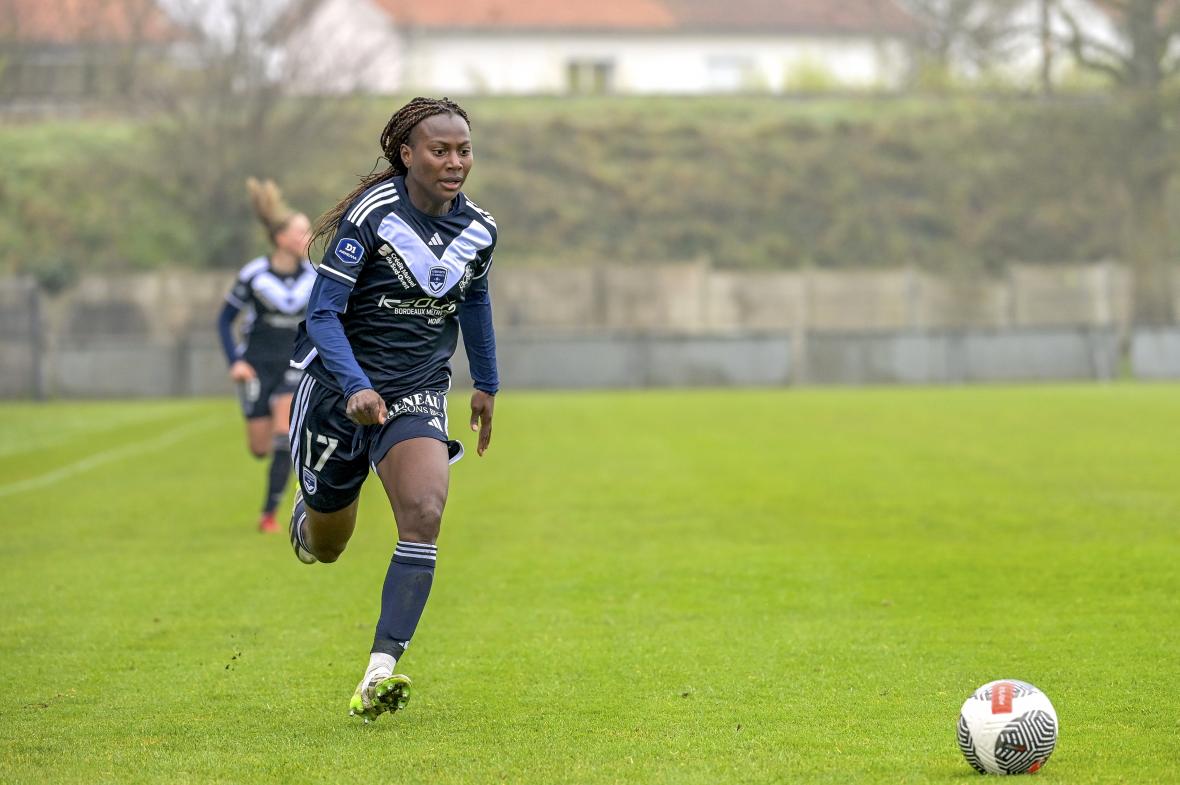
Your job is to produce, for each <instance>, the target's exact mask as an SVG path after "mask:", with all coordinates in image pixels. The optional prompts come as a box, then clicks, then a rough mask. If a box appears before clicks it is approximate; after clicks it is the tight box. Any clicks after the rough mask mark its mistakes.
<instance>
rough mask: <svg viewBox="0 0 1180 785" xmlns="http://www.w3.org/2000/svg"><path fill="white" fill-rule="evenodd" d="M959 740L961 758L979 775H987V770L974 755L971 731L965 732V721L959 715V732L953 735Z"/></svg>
mask: <svg viewBox="0 0 1180 785" xmlns="http://www.w3.org/2000/svg"><path fill="white" fill-rule="evenodd" d="M955 737H956V738H957V739H958V740H959V749H960V750H962V751H963V757H964V758H966V759H967V762H968V763H970V764H971V768H973V769H975V770H976V771H978V772H979V773H980V774H987V769H985V768H984V767H983V764H982V763H980V762H979V756H978V755H976V754H975V743H974V742H972V741H971V731H969V730H967V720H965V719H963V716H962V715H959V730H958V732H957V733H956V734H955Z"/></svg>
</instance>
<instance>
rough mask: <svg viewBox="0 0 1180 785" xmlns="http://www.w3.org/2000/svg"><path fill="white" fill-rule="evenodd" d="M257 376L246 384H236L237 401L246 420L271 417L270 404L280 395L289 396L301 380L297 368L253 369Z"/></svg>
mask: <svg viewBox="0 0 1180 785" xmlns="http://www.w3.org/2000/svg"><path fill="white" fill-rule="evenodd" d="M255 370H256V371H257V372H258V375H257V376H255V377H254V378H253V379H251V380H250V381H248V382H238V400H239V401H240V402H241V404H242V414H244V415H246V419H247V420H253V419H255V418H256V417H270V416H271V402H272V401H273V400H274V399H275V398H276V397H277V396H280V395H291V394H292V393H294V392H295V388H296V387H298V386H299V380H300V379H302V378H303V371H301V370H299V369H298V368H279V369H267V368H255Z"/></svg>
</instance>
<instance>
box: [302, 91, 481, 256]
mask: <svg viewBox="0 0 1180 785" xmlns="http://www.w3.org/2000/svg"><path fill="white" fill-rule="evenodd" d="M440 114H451V115H458V116H459V117H462V118H463V122H465V123H467V125H468V127H470V126H471V121H470V120H468V119H467V112H465V111H463V107H461V106H459V104H457V103H455V102H454V101H452V100H451V99H449V98H423V97H422V96H419V97H417V98H415V99H413V100H412V101H410V102H409V103H408V104H406V105H405V106H403V107H402V108H401V109H398V110H397V111H396V112H394V113H393V116H392V117H390V118H389V122H388V123H386V124H385V130H384V131H382V132H381V157H382V158H384V159H385V160H386V161H387V162H388V163H389V166H388V167H386V168H385V169H384V170H382V171H380V172H373V173H371V174H369V175H367V176H365V177H362V178H361V181H360V183H359V184H358V185H357V187H356V188H354V189H352V193H350V194H349V195H348V196H346V197H344V198H343V199H341V200H340V202H339V203H338V204H337V205H336V206H335V207H333V208H332V209H331V210H329V211H328V212H326V213H324V214H323V215H321V216H320V217H319V219H318V220H316V222H315V228H314V230H313V234H312V239H311V244H312V245H315V244H316V243H318V242H319V241H320V240H326V239H329V238H330V237H331V236H332V234H333V233H334V232H335V231H336V227H337V226H339V225H340V219H341V218H343V217H344V214H345V212H347V210H348V207H349V205H351V204H352V203H353V202H354V201H355V200H356V199H357V197H359V196H360V195H361V194H363V193H364V192H365V191H367V190H369V189H370V188H372V187H373V186H374V185H377V184H378V183H383V182H385V181H387V180H392V179H393V178H395V177H399V176H401V175H404V174H405V173H406V171H407V170H406V165H405V164H404V163H403V162H402V155H401V149H402V145H403V144H409V143H410V134H411V133H412V132H413V130H414V128H415V127H417V125H418V123H420V122H422V121H423V120H425V119H426V118H428V117H434V116H435V115H440Z"/></svg>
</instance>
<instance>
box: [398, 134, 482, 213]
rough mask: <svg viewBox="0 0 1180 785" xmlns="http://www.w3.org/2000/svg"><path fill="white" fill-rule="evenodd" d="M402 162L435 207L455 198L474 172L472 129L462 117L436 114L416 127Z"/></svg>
mask: <svg viewBox="0 0 1180 785" xmlns="http://www.w3.org/2000/svg"><path fill="white" fill-rule="evenodd" d="M402 162H403V163H405V165H406V168H407V169H408V170H409V173H408V174H407V175H406V178H407V179H408V180H412V181H413V183H414V185H416V186H417V190H419V191H420V192H423V193H424V194H425V195H427V196H428V197H429V198H430V199H431V200H432V201H433V202H434V203H435V204H437V205H442V204H446V203H447V202H449V201H450V200H451V199H454V198H455V194H457V193H459V190H460V189H461V188H462V187H463V183H464V182H465V181H466V180H467V175H468V174H470V173H471V163H472V155H471V129H469V128H468V127H467V122H466V121H465V120H464V119H463V118H462V117H460V116H459V115H454V114H436V115H434V116H433V117H427V118H426V119H425V120H423V121H422V122H420V123H418V125H416V126H415V127H414V130H413V132H412V133H411V134H410V143H409V144H408V145H402Z"/></svg>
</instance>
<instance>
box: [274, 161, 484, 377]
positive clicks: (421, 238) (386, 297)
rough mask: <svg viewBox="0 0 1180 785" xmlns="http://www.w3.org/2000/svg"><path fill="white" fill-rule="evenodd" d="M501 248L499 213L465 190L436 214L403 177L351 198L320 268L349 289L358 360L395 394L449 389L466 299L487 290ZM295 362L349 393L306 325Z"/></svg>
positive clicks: (351, 335) (348, 319) (347, 311)
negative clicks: (421, 204) (412, 194)
mask: <svg viewBox="0 0 1180 785" xmlns="http://www.w3.org/2000/svg"><path fill="white" fill-rule="evenodd" d="M495 247H496V221H495V219H493V218H492V216H491V215H489V214H488V213H487V212H485V211H484V210H482V209H480V208H479V207H478V206H477V205H476V204H475V203H474V202H472V201H471V200H470V199H468V198H467V197H466V196H465V195H464V194H462V193H459V194H458V195H457V196H456V197H455V199H454V200H453V203H452V205H451V209H450V211H449V212H447V213H446V214H445V215H441V216H431V215H427V214H426V213H424V212H422V211H421V210H419V209H418V208H416V207H415V206H414V205H413V204H412V203H411V201H410V198H409V196H408V194H407V193H406V188H405V180H404V178H403V177H397V178H394V179H393V180H390V181H386V182H384V183H380V184H378V185H376V186H373V187H372V188H370V189H369V190H367V191H365V192H364V193H363V194H361V196H360V197H358V198H357V199H356V200H355V201H354V202H353V203H352V204H351V205H350V206H349V208H348V210H347V212H346V213H345V215H344V217H343V218H342V219H341V221H340V225H339V228H338V229H337V232H336V236H335V237H334V238H333V239H332V241H331V242H330V243H329V244H328V247H327V248H326V250H325V253H324V257H323V261H322V262H321V263H320V265H319V267H318V271H319V275H320V276H321V277H323V278H325V279H329V280H331V281H334V282H336V283H338V284H343V285H344V286H346V287H348V288H349V289H350V293H349V295H348V302H347V307H346V308H344V310H343V312H342V313H340V315H339V319H340V323H341V325H342V326H343V328H344V334H345V336H346V337H347V339H348V344H349V346H350V347H351V349H352V353H353V355H354V356H355V358H356V361H357V364H358V365H359V366H360V369H361V370H362V371H363V372H364V374H365V376H367V377H368V380H369V381H370V382H371V384H372V386H373V388H374V389H375V390H377V392H378V393H380V394H381V395H382V396H383V397H384V398H385V399H386V400H390V399H393V398H396V397H399V396H402V395H406V394H409V393H413V392H416V391H420V390H446V389H449V387H450V381H451V357H452V355H453V354H454V353H455V347H456V344H457V342H458V335H459V325H458V311H459V305H460V303H463V302H466V301H468V300H470V299H472V298H480V297H484V298H486V294H487V286H488V280H487V276H488V270H489V268H490V267H491V264H492V253H493V252H494V250H495ZM291 364H292V365H293V366H294V367H296V368H303V369H306V370H307V372H308V374H309V375H311V376H313V377H315V379H316V380H318V381H320V382H322V383H323V384H325V385H328V386H329V387H331V388H332V389H335V390H338V391H342V392H347V391H344V390H342V387H344V383H343V382H342V381H340V380H337V379H336V378H334V376H333V374H332V372H331V371H330V370H329V369H328V368H327V367H326V366H325V365H324V362H323V359H322V358H321V357H319V352H318V350H317V349H316V346H315V345H314V343H313V342H312V340H311V338H310V336H309V335H308V330H307V325H306V323H304V324H301V325H300V326H299V336H298V339H297V340H296V345H295V354H294V358H293V359H292V361H291Z"/></svg>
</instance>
